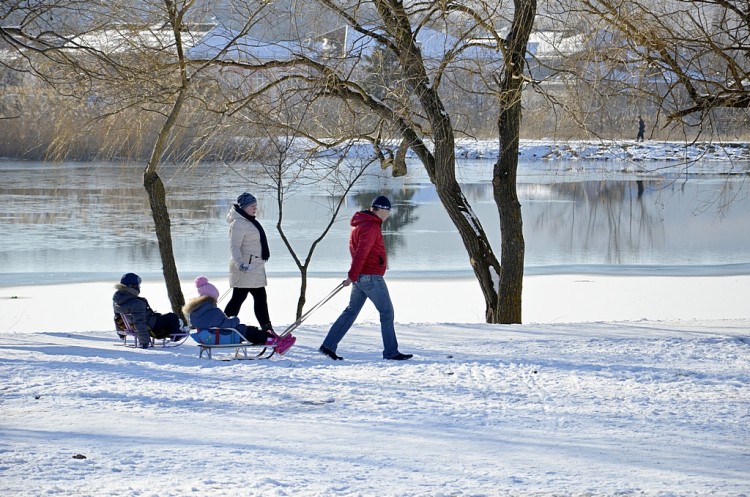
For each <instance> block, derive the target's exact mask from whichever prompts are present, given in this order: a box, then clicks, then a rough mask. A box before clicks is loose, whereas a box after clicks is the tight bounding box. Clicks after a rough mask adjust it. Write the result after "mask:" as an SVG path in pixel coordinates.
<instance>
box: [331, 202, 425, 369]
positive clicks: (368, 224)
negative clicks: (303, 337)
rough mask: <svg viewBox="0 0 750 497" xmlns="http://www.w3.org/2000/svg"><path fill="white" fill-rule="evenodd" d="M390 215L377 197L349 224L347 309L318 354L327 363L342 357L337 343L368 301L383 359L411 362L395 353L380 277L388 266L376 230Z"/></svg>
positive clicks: (390, 314) (387, 300) (388, 304)
mask: <svg viewBox="0 0 750 497" xmlns="http://www.w3.org/2000/svg"><path fill="white" fill-rule="evenodd" d="M390 213H391V201H390V200H388V199H387V198H386V197H384V196H382V195H381V196H379V197H377V198H375V200H373V201H372V206H371V207H370V208H369V209H366V210H363V211H360V212H357V213H356V214H354V217H352V220H351V223H350V224H351V226H352V232H351V234H350V236H349V252H351V255H352V264H351V266H350V267H349V273H348V274H347V278H346V279H345V280H344V286H349V285H351V284H352V283H354V285H352V293H351V296H350V297H349V305H348V306H347V308H346V309H344V312H342V313H341V315H340V316H339V317H338V319H337V320H336V322H335V323H333V326H331V329H330V330H329V331H328V335H327V336H326V338H325V340H323V345H321V346H320V348H319V349H318V351H319V352H320V353H322V354H325V355H327V356H328V357H330V358H331V359H333V360H334V361H335V360H340V359H343V357H341V356H339V355H337V354H336V348H337V347H338V344H339V342H340V341H341V339H342V338H344V335H346V332H347V331H349V328H351V327H352V325H353V324H354V321H355V320H356V319H357V316H358V315H359V311H360V310H362V306H363V305H365V301H366V300H367V299H370V300H371V301H372V303H373V304H375V308H376V309H377V310H378V312H379V313H380V333H381V334H382V335H383V358H384V359H392V360H396V361H403V360H406V359H411V358H412V357H413V356H412V354H402V353H401V352H399V351H398V340H396V330H395V329H394V328H393V304H392V303H391V297H390V295H389V294H388V287H387V286H386V284H385V279H384V278H383V275H384V274H385V270H386V268H387V266H388V261H387V259H386V254H385V243H384V242H383V233H382V231H381V230H380V226H381V225H382V224H383V222H384V221H385V220H386V219H388V216H389V215H390Z"/></svg>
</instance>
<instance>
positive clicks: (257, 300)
mask: <svg viewBox="0 0 750 497" xmlns="http://www.w3.org/2000/svg"><path fill="white" fill-rule="evenodd" d="M257 210H258V201H257V199H256V198H255V197H254V196H253V195H251V194H249V193H247V192H245V193H243V194H242V195H240V196H239V197H237V203H236V204H234V205H233V206H232V208H231V209H230V210H229V213H228V214H227V222H228V223H229V244H230V250H231V254H232V258H231V260H230V261H229V286H230V287H232V298H231V299H230V300H229V303H228V304H227V306H226V308H225V309H224V314H226V315H227V316H237V315H238V314H239V312H240V307H242V303H243V302H244V301H245V299H246V298H247V294H248V293H249V294H251V295H252V296H253V301H254V307H253V309H254V311H255V317H256V319H257V320H258V324H260V328H261V329H262V330H263V331H270V332H273V326H271V318H270V316H269V315H268V297H267V295H266V284H267V279H266V261H267V260H268V258H269V257H270V256H271V252H270V251H269V249H268V239H267V238H266V232H265V231H263V227H262V226H261V225H260V223H259V222H258V221H257V220H256V219H255V213H256V211H257Z"/></svg>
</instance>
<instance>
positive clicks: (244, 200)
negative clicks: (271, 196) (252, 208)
mask: <svg viewBox="0 0 750 497" xmlns="http://www.w3.org/2000/svg"><path fill="white" fill-rule="evenodd" d="M256 203H258V200H257V199H256V198H255V197H254V196H253V194H252V193H247V192H245V193H243V194H242V195H240V196H239V197H237V205H239V206H240V209H244V208H245V207H247V206H248V205H253V204H256Z"/></svg>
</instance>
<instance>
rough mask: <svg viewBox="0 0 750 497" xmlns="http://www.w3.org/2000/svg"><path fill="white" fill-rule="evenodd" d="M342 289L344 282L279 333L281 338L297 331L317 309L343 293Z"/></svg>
mask: <svg viewBox="0 0 750 497" xmlns="http://www.w3.org/2000/svg"><path fill="white" fill-rule="evenodd" d="M342 288H344V282H343V281H342V282H341V283H339V286H337V287H336V288H334V289H333V290H332V291H331V293H329V294H328V295H326V296H325V297H323V300H321V301H320V302H318V303H317V304H315V305H314V306H312V307H311V308H310V309H309V310H308V311H307V312H306V313H304V314H303V315H302V316H300V318H299V319H298V320H297V321H295V322H294V323H292V324H290V325H289V327H288V328H287V329H285V330H284V331H283V332H281V333H279V336H280V337H285V336H287V335H288V334H289V333H291V332H292V331H294V330H295V329H297V327H298V326H299V325H301V324H302V321H304V320H305V319H307V318H308V317H310V314H312V313H313V312H315V311H316V310H317V309H319V308H320V307H321V306H322V305H323V304H325V303H326V302H328V301H329V300H331V299H332V298H333V296H334V295H336V294H337V293H339V291H341V289H342Z"/></svg>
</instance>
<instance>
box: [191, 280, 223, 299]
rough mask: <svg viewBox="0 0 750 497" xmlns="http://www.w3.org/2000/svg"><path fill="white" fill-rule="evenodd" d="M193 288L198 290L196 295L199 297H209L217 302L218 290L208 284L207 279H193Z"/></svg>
mask: <svg viewBox="0 0 750 497" xmlns="http://www.w3.org/2000/svg"><path fill="white" fill-rule="evenodd" d="M195 287H196V288H197V289H198V295H200V296H201V297H211V298H213V299H214V300H219V290H217V288H216V287H215V286H213V285H212V284H211V283H209V282H208V278H206V277H205V276H198V277H197V278H195Z"/></svg>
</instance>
